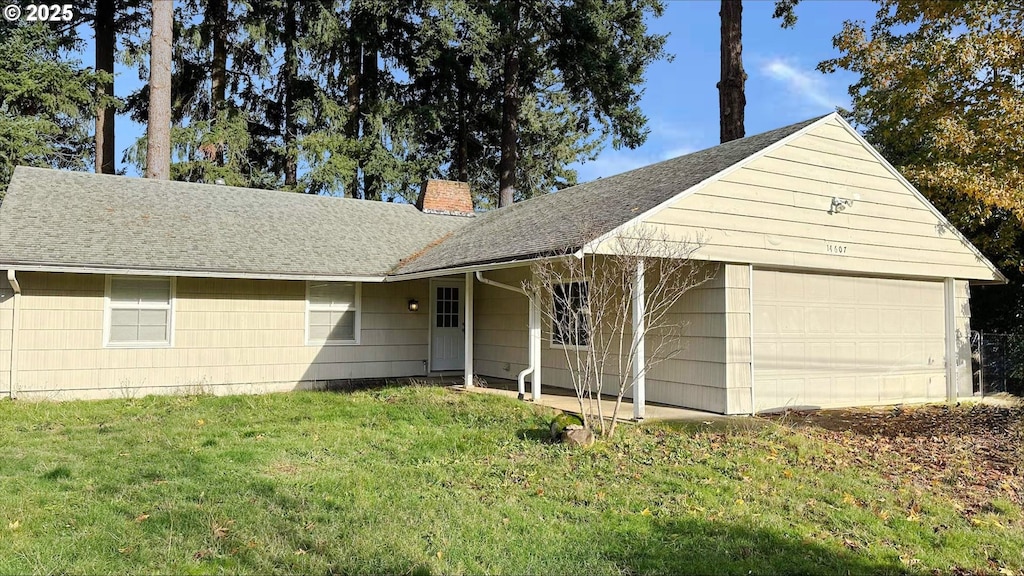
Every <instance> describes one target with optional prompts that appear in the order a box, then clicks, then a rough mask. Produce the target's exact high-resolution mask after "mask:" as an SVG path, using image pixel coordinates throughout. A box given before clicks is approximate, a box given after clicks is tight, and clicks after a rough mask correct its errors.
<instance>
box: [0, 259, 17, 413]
mask: <svg viewBox="0 0 1024 576" xmlns="http://www.w3.org/2000/svg"><path fill="white" fill-rule="evenodd" d="M13 314H14V290H13V289H11V285H10V284H9V283H8V282H7V271H6V270H0V398H5V397H8V396H9V395H10V393H11V330H12V329H13V328H14V324H13V320H14V316H13Z"/></svg>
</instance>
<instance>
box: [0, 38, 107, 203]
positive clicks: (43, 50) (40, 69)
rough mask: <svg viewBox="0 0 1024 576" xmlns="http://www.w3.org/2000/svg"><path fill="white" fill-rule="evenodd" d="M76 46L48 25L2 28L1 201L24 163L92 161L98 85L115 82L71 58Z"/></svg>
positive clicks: (82, 164) (77, 166) (78, 166)
mask: <svg viewBox="0 0 1024 576" xmlns="http://www.w3.org/2000/svg"><path fill="white" fill-rule="evenodd" d="M76 42H77V39H76V38H75V37H74V36H73V35H68V34H66V33H60V32H59V31H57V30H55V29H54V28H51V27H49V26H46V25H43V24H33V25H29V24H24V23H23V24H7V25H5V26H0V199H2V198H3V194H4V192H5V191H6V189H7V183H8V182H9V181H10V178H11V173H12V172H13V170H14V167H15V166H17V165H19V164H24V165H28V166H40V167H52V168H66V169H74V170H82V169H85V168H87V167H89V166H90V165H91V163H92V158H93V149H92V119H93V118H95V110H96V108H97V106H98V105H99V103H100V101H101V97H100V96H99V94H100V91H99V90H97V86H99V85H101V83H102V82H108V81H109V80H110V78H109V76H108V75H105V74H102V73H97V72H94V71H92V70H88V69H84V68H83V66H82V65H81V63H80V62H78V61H76V60H74V59H73V58H72V57H71V55H70V54H71V51H72V50H73V49H75V48H76V47H77V46H76Z"/></svg>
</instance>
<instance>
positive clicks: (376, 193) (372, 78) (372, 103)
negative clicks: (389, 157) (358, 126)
mask: <svg viewBox="0 0 1024 576" xmlns="http://www.w3.org/2000/svg"><path fill="white" fill-rule="evenodd" d="M379 76H380V68H379V66H378V64H377V50H376V49H374V48H373V47H372V46H370V45H369V44H368V43H367V44H364V45H363V79H362V95H361V96H362V98H361V99H362V102H361V104H360V108H361V109H362V112H363V113H362V114H361V118H360V121H361V123H362V125H363V129H362V134H363V140H364V142H363V144H364V147H363V149H364V150H366V151H367V152H370V151H372V150H373V149H374V148H376V147H377V146H378V145H379V144H380V141H379V139H380V134H379V133H378V130H377V126H376V122H377V118H376V116H377V114H374V112H377V111H379V110H380V102H379V98H380V77H379ZM360 165H361V168H362V172H363V198H365V199H366V200H380V199H381V189H380V177H379V175H378V174H373V173H372V171H370V172H368V171H367V170H366V164H365V161H361V162H360Z"/></svg>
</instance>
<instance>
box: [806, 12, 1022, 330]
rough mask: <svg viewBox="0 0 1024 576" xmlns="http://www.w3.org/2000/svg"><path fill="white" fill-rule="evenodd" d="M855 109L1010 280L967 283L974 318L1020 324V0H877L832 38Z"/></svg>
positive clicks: (887, 152) (989, 323)
mask: <svg viewBox="0 0 1024 576" xmlns="http://www.w3.org/2000/svg"><path fill="white" fill-rule="evenodd" d="M833 43H834V45H835V47H836V48H837V49H839V51H840V56H838V57H836V58H833V59H830V60H826V61H825V62H822V63H821V64H820V65H819V69H820V70H822V71H823V72H834V71H836V70H839V69H846V70H850V71H852V72H856V73H858V74H859V75H860V79H859V80H858V81H857V82H856V83H854V84H853V85H852V86H850V96H851V98H852V102H853V110H852V117H853V120H854V121H855V122H856V123H857V124H858V125H859V126H861V127H862V128H863V129H864V131H865V136H866V137H867V139H868V140H869V141H870V142H871V143H872V144H873V145H875V146H876V147H877V148H878V149H879V151H880V152H881V153H882V154H883V155H884V156H885V157H886V158H888V159H889V160H890V161H892V162H893V164H895V165H896V166H897V167H898V168H899V169H900V170H901V172H903V174H905V175H906V176H907V178H908V179H910V181H911V182H913V183H914V184H915V185H916V186H917V187H918V188H919V189H920V190H921V191H922V193H924V194H925V195H926V196H927V197H928V198H929V200H931V201H932V202H933V203H934V204H935V205H936V206H937V207H939V208H940V209H941V210H942V211H943V212H944V213H946V215H947V216H949V217H950V219H951V220H952V222H953V224H954V225H956V226H957V227H958V228H959V229H961V230H962V231H964V232H965V233H966V234H967V235H968V236H969V237H970V239H971V240H972V241H973V242H974V243H975V244H976V245H978V247H979V248H981V249H982V251H983V252H985V253H986V254H987V255H989V256H990V257H992V259H993V260H994V263H995V264H996V265H997V266H999V267H1000V268H1001V269H1002V270H1003V272H1004V273H1006V274H1007V275H1008V276H1009V277H1010V279H1011V282H1012V286H1011V289H1009V290H1004V289H998V288H996V289H988V290H983V291H980V293H976V295H977V296H978V297H977V298H975V303H976V304H977V305H976V306H975V308H974V309H975V313H974V321H975V325H976V326H981V327H984V328H987V329H990V330H991V329H1000V330H1006V329H1015V330H1021V329H1024V325H1022V320H1024V290H1022V280H1024V275H1022V274H1021V272H1020V267H1021V265H1022V264H1024V238H1022V235H1021V221H1022V217H1024V8H1022V7H1021V6H1020V5H1019V4H1018V3H1014V2H1008V1H1001V0H987V1H982V2H930V1H927V0H879V9H878V13H877V20H876V22H875V23H874V24H873V25H872V26H871V27H870V28H867V27H866V26H865V25H864V24H863V23H860V22H846V23H845V25H844V27H843V30H842V32H840V33H839V34H838V35H837V36H836V37H835V38H834V40H833Z"/></svg>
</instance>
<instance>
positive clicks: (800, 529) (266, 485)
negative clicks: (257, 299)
mask: <svg viewBox="0 0 1024 576" xmlns="http://www.w3.org/2000/svg"><path fill="white" fill-rule="evenodd" d="M550 418H551V413H550V412H548V411H546V410H544V409H540V408H535V407H533V406H531V405H529V404H525V403H521V402H515V401H512V400H507V399H504V398H500V397H496V396H490V395H483V394H459V393H456V392H451V391H448V390H445V389H440V388H427V387H391V388H384V389H380V390H374V391H367V392H356V393H347V394H335V393H292V394H276V395H267V396H245V397H230V398H213V397H154V398H143V399H138V400H118V401H104V402H71V403H64V404H50V403H38V404H33V403H21V402H6V401H5V402H0V573H4V574H9V573H51V572H66V573H140V572H142V573H145V572H148V573H168V572H171V573H191V572H202V573H208V572H250V573H251V572H258V573H269V572H303V573H315V574H337V573H348V574H352V573H394V574H410V573H411V574H433V573H439V574H440V573H445V574H447V573H464V572H472V573H481V572H486V573H505V574H538V573H540V574H551V573H559V574H630V573H680V572H696V573H712V572H715V573H735V574H739V573H743V574H746V573H748V572H753V573H755V574H775V573H833V574H835V573H854V574H858V573H898V572H913V573H931V572H932V571H934V570H938V571H941V572H950V571H954V570H965V571H978V572H988V573H994V574H998V573H1000V572H1002V573H1003V574H1008V573H1011V572H1012V573H1019V572H1020V571H1021V570H1024V528H1022V526H1024V523H1022V516H1021V500H1020V497H1021V491H1020V485H1019V483H1016V484H1015V483H1014V482H1013V481H1012V479H1010V480H1007V481H1004V482H1003V485H1002V486H999V485H996V486H992V485H988V486H981V487H978V488H977V490H974V491H972V492H971V493H970V494H967V493H965V488H964V486H967V485H969V482H968V483H967V484H963V483H959V482H958V481H956V480H950V479H949V478H946V477H945V476H940V475H936V477H935V478H934V479H933V481H931V482H929V481H928V478H927V477H922V476H921V473H922V467H921V466H919V465H913V463H912V461H909V460H907V456H906V455H905V454H904V453H903V452H901V451H899V450H891V451H887V450H879V451H877V452H876V453H872V454H869V453H866V452H864V449H863V446H862V445H860V444H858V443H857V442H856V441H854V439H853V437H852V436H851V435H850V434H845V433H835V432H832V431H825V430H821V431H820V432H819V431H818V429H815V428H813V427H803V426H800V427H798V426H795V425H794V424H792V423H789V422H785V421H784V422H782V423H781V424H780V423H774V422H767V423H765V424H764V425H763V426H751V425H749V422H750V421H749V420H745V421H742V422H746V423H748V424H747V425H744V426H736V427H731V428H728V429H723V428H722V427H721V426H720V425H718V426H716V427H711V426H706V425H703V424H696V425H689V426H672V425H654V424H652V425H646V426H642V427H634V426H623V427H622V428H620V432H619V436H618V437H617V438H616V439H615V440H614V441H613V442H611V443H609V444H598V445H597V446H595V447H594V448H592V449H589V450H571V449H568V448H566V447H564V446H561V445H557V444H551V443H548V442H546V440H545V439H544V436H545V432H544V429H545V428H546V425H547V421H548V420H549V419H550ZM876 440H877V439H876ZM901 466H906V467H907V470H908V473H907V475H903V474H899V473H894V470H896V471H898V470H900V469H901V468H900V467H901ZM914 466H916V468H915V467H914ZM928 470H929V468H928V467H925V468H924V471H925V472H927V471H928ZM911 471H913V473H911ZM968 474H969V471H968ZM959 477H961V476H957V478H959Z"/></svg>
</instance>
